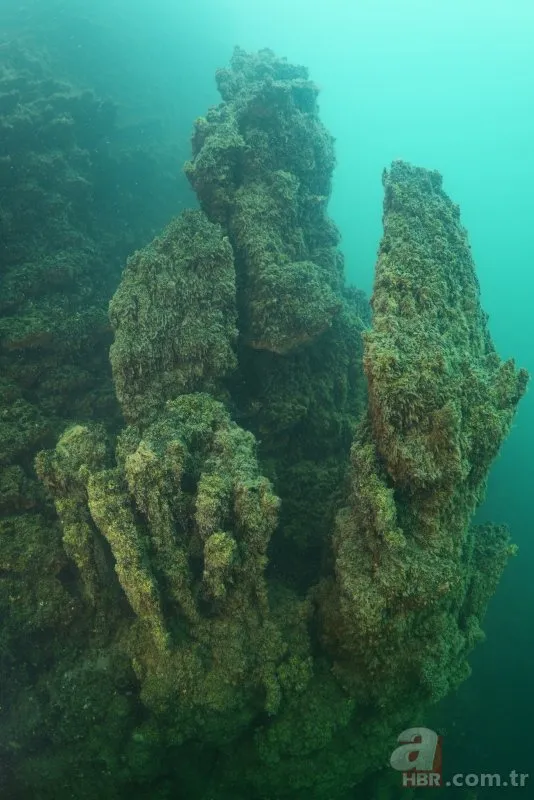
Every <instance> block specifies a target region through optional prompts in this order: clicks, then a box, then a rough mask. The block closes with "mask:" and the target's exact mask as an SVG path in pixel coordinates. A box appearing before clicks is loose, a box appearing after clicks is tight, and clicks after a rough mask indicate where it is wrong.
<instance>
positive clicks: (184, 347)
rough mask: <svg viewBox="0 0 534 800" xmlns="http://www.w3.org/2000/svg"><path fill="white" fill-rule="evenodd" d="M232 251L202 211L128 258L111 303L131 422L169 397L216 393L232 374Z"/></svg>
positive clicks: (117, 367)
mask: <svg viewBox="0 0 534 800" xmlns="http://www.w3.org/2000/svg"><path fill="white" fill-rule="evenodd" d="M236 317H237V310H236V297H235V269H234V262H233V254H232V248H231V247H230V244H229V242H228V239H227V238H226V237H225V236H224V232H223V231H222V230H221V228H220V227H219V226H218V225H215V224H212V223H210V222H208V220H207V219H206V217H205V216H204V214H202V212H200V211H196V212H195V211H190V212H187V213H185V214H183V215H182V216H181V217H178V218H177V219H176V220H175V221H174V222H172V223H170V225H169V226H168V228H167V229H166V230H165V231H164V233H163V234H162V235H161V236H160V237H158V238H157V239H155V240H154V241H153V242H152V243H151V244H150V245H148V247H146V248H145V249H144V250H141V251H139V252H138V253H136V254H135V255H134V256H133V257H132V258H130V260H129V262H128V265H127V267H126V270H125V272H124V275H123V278H122V281H121V285H120V287H119V288H118V290H117V292H116V293H115V295H114V297H113V300H112V302H111V305H110V319H111V323H112V325H113V329H114V331H115V339H114V342H113V345H112V347H111V353H110V357H111V365H112V369H113V379H114V382H115V389H116V392H117V398H118V400H119V402H120V404H121V407H122V410H123V413H124V415H125V417H126V419H127V420H129V421H131V422H133V421H146V420H147V419H148V418H149V417H150V415H151V414H152V413H153V411H154V410H157V409H158V408H161V406H162V405H163V404H164V402H165V400H167V399H170V398H173V397H176V396H177V395H178V394H183V393H184V392H194V391H196V390H198V389H204V390H206V391H213V392H215V393H219V391H220V384H221V381H222V379H223V378H224V377H225V376H226V375H227V373H229V372H231V371H232V370H233V369H235V367H236V364H237V360H236V356H235V352H234V348H235V344H236V338H237V327H236V322H237V319H236Z"/></svg>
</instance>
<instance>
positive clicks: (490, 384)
mask: <svg viewBox="0 0 534 800" xmlns="http://www.w3.org/2000/svg"><path fill="white" fill-rule="evenodd" d="M383 180H384V190H385V199H384V235H383V238H382V241H381V243H380V249H379V254H378V261H377V265H376V278H375V285H374V291H373V298H372V307H373V324H372V328H371V330H369V331H367V332H366V333H365V335H364V340H365V349H364V360H363V361H364V368H365V374H366V377H367V382H368V393H369V403H368V412H367V416H366V419H365V421H364V423H363V424H362V426H361V428H360V431H359V432H358V435H357V436H356V439H355V442H354V444H353V446H352V451H351V489H350V494H349V503H348V505H347V506H346V507H344V508H343V509H342V510H341V511H340V512H339V514H338V517H337V522H336V530H335V533H334V537H333V549H334V553H335V578H332V579H331V581H330V586H329V588H328V590H327V591H326V598H327V599H326V602H325V607H324V609H323V612H324V615H325V616H324V619H323V627H324V636H325V638H326V639H327V640H328V641H329V642H330V643H331V644H332V646H333V652H334V653H335V658H336V669H337V670H339V674H340V675H341V676H342V679H343V680H345V681H346V682H347V683H348V684H349V685H351V686H352V687H353V690H354V691H356V692H357V694H358V696H360V695H361V698H362V700H365V701H369V700H370V699H371V698H372V699H373V700H374V701H375V702H380V704H381V705H386V704H392V705H393V706H395V705H397V704H398V698H399V697H404V698H408V697H409V696H410V694H413V695H414V697H413V702H414V703H417V702H418V701H420V700H421V699H422V698H423V697H424V696H426V697H427V698H428V700H431V701H436V700H439V699H440V698H441V697H443V696H444V695H445V694H447V692H449V691H450V690H451V689H452V688H454V687H455V686H456V685H457V684H458V683H459V682H460V681H461V680H462V679H463V678H465V677H466V676H467V675H468V672H469V667H468V664H467V661H466V656H467V655H468V653H469V652H470V650H471V649H472V647H473V646H474V645H475V644H476V642H477V641H478V640H479V639H480V638H482V631H481V628H480V622H481V619H482V617H483V615H484V612H485V609H486V606H487V603H488V600H489V599H490V597H491V596H492V594H493V593H494V591H495V589H496V586H497V583H498V580H499V577H500V574H501V572H502V570H503V568H504V566H505V564H506V561H507V557H508V555H509V554H510V553H511V552H513V548H512V547H511V546H510V544H509V542H508V536H507V533H506V531H505V530H503V529H502V528H500V527H496V526H479V527H475V528H472V527H470V520H471V518H472V517H473V515H474V512H475V510H476V508H477V506H478V505H479V504H480V502H481V500H482V497H483V491H484V488H485V479H486V476H487V474H488V470H489V467H490V465H491V462H492V461H493V459H494V458H495V456H496V455H497V453H498V451H499V448H500V446H501V444H502V442H503V440H504V438H505V436H506V435H507V433H508V430H509V428H510V425H511V422H512V419H513V416H514V413H515V410H516V406H517V403H518V401H519V399H520V398H521V396H522V395H523V394H524V392H525V389H526V384H527V380H528V376H527V374H526V372H525V371H524V370H519V371H517V370H516V368H515V366H514V362H513V361H507V362H506V363H502V362H501V361H500V359H499V357H498V355H497V354H496V352H495V348H494V347H493V344H492V342H491V338H490V336H489V333H488V329H487V320H486V316H485V314H484V313H483V311H482V310H481V307H480V301H479V287H478V281H477V278H476V275H475V269H474V265H473V260H472V257H471V252H470V248H469V244H468V241H467V236H466V232H465V230H464V229H463V228H462V227H461V225H460V214H459V209H458V207H457V206H455V205H454V204H453V203H452V202H451V201H450V199H449V198H448V197H447V195H446V194H445V193H444V192H443V190H442V181H441V176H440V175H439V174H438V173H437V172H430V171H428V170H424V169H419V168H415V167H412V166H410V165H408V164H405V163H402V162H395V163H394V164H393V165H392V167H391V169H390V170H389V171H387V172H385V173H384V179H383Z"/></svg>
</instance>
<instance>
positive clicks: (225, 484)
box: [0, 50, 527, 800]
mask: <svg viewBox="0 0 534 800" xmlns="http://www.w3.org/2000/svg"><path fill="white" fill-rule="evenodd" d="M217 80H218V85H219V89H220V92H221V96H222V103H221V104H220V105H219V106H218V107H217V108H215V109H212V110H211V111H210V112H209V113H208V114H207V116H206V118H205V119H199V120H197V122H196V125H195V132H194V135H193V157H192V160H191V162H189V163H188V164H187V165H186V172H187V174H188V176H189V179H190V181H191V183H192V185H193V186H194V188H195V190H196V191H197V193H198V197H199V200H200V204H201V209H202V210H201V211H194V212H186V213H185V214H183V215H182V216H180V217H178V218H177V219H176V220H175V221H174V222H172V223H171V224H170V225H169V226H168V227H167V228H166V229H165V230H164V231H163V233H162V234H161V235H160V236H159V237H157V238H156V239H155V240H154V241H153V242H152V243H151V244H150V245H149V246H147V247H145V248H144V249H142V250H139V251H138V252H136V253H134V255H133V256H132V257H131V258H130V260H129V262H128V264H127V266H126V269H125V271H124V274H123V277H122V282H121V284H120V286H119V288H118V290H117V292H116V294H115V295H114V297H113V299H112V300H111V304H110V321H111V329H112V331H113V333H114V342H113V345H112V348H111V353H110V358H111V363H112V369H113V379H114V383H115V389H116V394H117V399H118V402H119V405H120V407H121V409H122V412H123V415H124V418H125V420H126V425H125V427H123V428H122V429H120V426H119V425H117V422H116V419H115V418H114V419H112V420H111V421H110V422H111V424H109V425H105V424H100V422H101V418H100V416H99V415H97V419H95V420H88V419H84V418H83V415H82V418H81V419H78V420H73V421H72V424H70V425H69V426H68V427H67V429H66V430H65V431H64V432H63V434H62V435H61V437H60V438H59V440H58V441H57V444H56V446H55V447H48V449H44V450H42V452H40V453H39V455H38V456H37V459H36V462H35V464H36V469H37V473H38V476H39V478H40V479H41V483H42V486H41V493H42V497H43V498H44V496H45V491H46V492H47V493H48V495H47V496H48V498H49V501H50V504H49V506H48V508H47V514H48V517H47V519H48V520H49V522H50V526H51V530H52V531H53V536H52V537H51V545H50V548H49V550H48V555H47V558H48V560H43V558H42V553H43V549H42V548H43V542H42V530H41V529H40V528H38V529H32V528H31V527H30V528H28V530H27V531H26V532H25V534H24V542H25V543H30V544H31V545H32V546H33V544H35V547H33V549H30V551H29V552H26V551H25V550H22V549H21V548H20V547H19V546H18V545H17V533H18V531H19V530H20V528H19V529H17V527H16V526H14V527H10V525H9V524H7V525H4V526H3V527H1V526H0V545H1V546H2V548H3V553H4V562H5V563H6V564H7V571H8V573H9V576H10V580H11V578H12V576H14V575H15V576H16V575H18V573H20V572H21V571H24V570H27V571H28V573H29V574H30V575H31V578H32V580H33V581H34V584H35V586H34V590H33V593H31V594H30V595H29V596H28V597H24V596H23V595H22V593H21V592H20V590H18V591H17V593H16V592H15V588H16V587H15V586H14V585H13V586H12V584H11V583H10V582H9V581H8V582H5V583H4V584H2V585H0V589H1V591H3V592H4V594H3V595H2V594H0V598H3V600H4V601H5V600H7V598H8V597H15V600H16V602H17V603H18V604H19V605H18V607H17V608H18V610H17V611H16V612H15V617H16V618H17V619H18V620H20V624H21V628H22V630H23V632H24V633H25V634H26V633H27V634H28V635H29V636H32V635H35V631H36V628H37V629H38V628H39V627H40V626H44V627H46V626H48V628H47V630H48V629H49V628H50V626H51V624H52V623H53V622H54V621H56V624H57V626H58V631H59V633H58V636H57V641H55V640H54V641H53V642H52V645H51V646H50V648H49V651H48V656H49V657H48V658H47V660H46V661H44V662H42V668H41V670H40V672H39V674H38V675H37V676H34V674H33V673H32V671H31V669H28V670H27V673H25V674H23V675H22V676H17V675H16V669H15V667H16V664H15V663H13V662H12V663H10V677H11V680H12V681H13V682H14V687H15V688H14V689H13V691H12V692H11V695H10V696H11V697H12V698H13V702H12V703H11V704H10V707H9V709H8V711H7V713H6V715H5V718H3V719H1V720H0V729H1V732H2V734H5V735H4V736H3V737H2V740H4V739H5V740H6V741H8V742H11V743H12V744H10V745H9V748H8V754H9V760H10V765H11V766H12V767H13V769H14V773H15V775H16V780H15V783H16V785H17V788H18V787H21V789H22V792H23V793H24V792H25V793H26V796H39V797H41V798H43V800H45V799H47V798H51V800H52V798H53V799H54V800H57V799H58V798H61V799H62V798H63V797H64V798H65V800H66V798H68V797H72V796H76V792H79V786H80V776H83V778H84V780H83V781H82V784H83V787H84V788H83V794H82V797H83V798H87V800H96V798H98V797H102V796H106V797H113V798H117V800H120V798H123V797H124V798H125V797H131V796H139V797H142V796H151V797H161V798H167V797H174V796H177V793H178V794H179V795H180V796H183V797H187V798H188V799H189V798H191V800H208V798H210V800H227V798H229V797H231V798H232V800H249V798H251V797H254V798H258V800H274V798H277V800H285V799H286V798H287V800H290V798H291V800H293V799H294V798H300V797H302V798H304V797H305V798H306V800H349V798H353V797H355V796H356V794H358V796H360V794H361V796H362V797H373V798H379V797H384V798H388V800H393V798H395V797H397V796H400V794H402V791H401V790H400V787H399V785H398V783H395V781H394V778H395V777H398V776H395V775H392V773H391V770H389V771H388V772H387V774H385V773H383V769H384V766H385V765H386V764H387V763H388V758H389V755H390V753H391V751H392V749H393V747H394V746H395V742H396V737H397V736H398V733H399V731H401V730H404V729H405V728H406V727H409V726H410V725H415V724H420V723H421V722H422V720H423V717H424V713H425V710H426V708H427V706H428V705H429V704H430V703H432V702H435V701H436V700H439V699H441V698H442V697H444V696H445V695H446V694H447V693H448V692H450V691H451V689H453V688H454V687H455V686H457V685H458V683H459V682H460V681H462V680H463V679H464V678H465V677H466V676H467V674H468V672H469V665H468V661H467V657H468V655H469V652H470V651H471V650H472V648H473V647H474V646H475V645H476V643H477V642H478V641H480V639H481V638H482V637H483V632H482V627H481V625H482V620H483V616H484V613H485V610H486V607H487V604H488V601H489V599H490V597H491V595H492V594H493V592H494V591H495V589H496V586H497V584H498V581H499V578H500V575H501V572H502V570H503V568H504V566H505V564H506V562H507V560H508V558H509V556H510V555H511V554H513V553H514V548H513V547H512V546H511V545H510V542H509V537H508V533H507V531H506V529H505V528H503V527H502V526H494V525H490V524H486V525H481V526H474V525H473V523H472V518H473V514H474V512H475V510H476V508H477V506H478V504H479V503H480V501H481V498H482V496H483V491H484V485H485V479H486V476H487V473H488V470H489V468H490V465H491V462H492V460H493V458H494V457H495V455H496V454H497V452H498V450H499V447H500V445H501V443H502V441H503V439H504V437H505V436H506V433H507V431H508V429H509V426H510V424H511V421H512V419H513V415H514V412H515V408H516V406H517V403H518V401H519V399H520V397H521V395H522V394H523V392H524V390H525V386H526V381H527V376H526V373H525V372H524V371H517V370H516V369H515V365H514V364H513V362H506V363H505V364H502V363H501V362H500V360H499V358H498V356H497V354H496V352H495V349H494V347H493V345H492V343H491V339H490V336H489V333H488V326H487V319H486V317H485V315H484V313H483V311H482V310H481V307H480V300H479V292H478V284H477V280H476V275H475V271H474V265H473V262H472V258H471V254H470V250H469V245H468V242H467V237H466V233H465V231H464V230H463V228H462V227H461V225H460V220H459V211H458V209H457V207H455V206H454V205H453V203H452V202H451V201H450V199H449V198H448V197H447V195H446V194H445V193H444V192H443V189H442V186H441V178H440V176H439V175H438V174H437V173H435V172H429V171H427V170H424V169H419V168H415V167H412V166H410V165H408V164H404V163H401V162H396V163H394V164H393V165H392V167H391V169H390V170H389V171H387V172H386V173H385V174H384V187H385V203H384V236H383V239H382V242H381V245H380V250H379V256H378V262H377V270H376V281H375V287H374V292H373V299H372V311H373V317H372V320H371V319H370V316H369V308H368V303H367V301H366V298H365V297H364V296H363V295H362V293H360V292H358V291H357V290H356V289H353V288H348V287H346V286H345V285H344V277H343V261H342V257H341V255H340V253H339V251H338V249H337V244H338V235H337V232H336V230H335V226H334V225H333V224H332V222H331V221H330V220H329V219H328V216H327V213H326V205H327V201H328V197H329V193H330V184H331V176H332V169H333V163H334V160H333V148H332V139H331V137H330V136H329V135H328V134H327V133H326V132H325V130H324V128H323V127H322V125H321V123H320V121H319V117H318V110H317V88H316V87H315V85H314V84H313V83H311V82H310V81H309V79H308V74H307V71H306V70H305V69H304V68H302V67H298V66H293V65H291V64H288V63H287V62H286V61H284V60H281V59H278V58H276V57H275V56H274V54H273V53H271V52H270V51H262V52H260V53H259V54H257V55H249V54H246V53H244V52H243V51H241V50H236V52H235V54H234V57H233V59H232V63H231V67H230V69H227V70H221V71H220V72H219V73H218V76H217ZM366 329H367V330H366ZM365 379H366V380H367V386H366V380H365ZM0 390H1V391H2V392H5V393H6V396H9V397H10V402H11V403H12V405H13V406H14V407H16V408H19V409H20V413H21V414H22V419H23V422H24V424H23V425H22V426H21V430H22V431H23V432H24V436H25V437H27V436H30V434H31V431H32V430H34V431H35V434H34V435H35V441H34V442H33V445H32V446H33V447H36V446H39V443H40V442H42V444H43V445H45V444H47V441H48V439H46V435H45V432H44V431H45V429H46V419H44V421H43V420H41V417H40V416H39V415H37V414H35V413H33V412H32V410H31V409H28V408H27V405H25V404H24V402H23V401H24V400H25V398H24V397H21V394H20V393H19V394H17V393H16V392H15V391H11V389H10V388H9V387H5V386H4V385H3V384H0ZM10 392H11V393H10ZM26 403H27V401H26ZM17 404H18V405H17ZM13 419H14V417H13V414H10V415H8V416H7V417H6V426H7V427H6V430H8V434H9V432H10V431H12V433H10V434H9V435H5V436H4V437H3V438H2V437H1V436H0V445H1V451H0V456H1V457H2V458H4V459H5V460H6V462H7V461H9V464H8V469H6V471H5V473H3V475H2V477H1V478H0V509H1V508H3V507H9V504H10V503H12V502H13V498H14V497H15V496H17V497H18V504H19V505H18V508H19V509H21V510H23V509H24V507H25V506H24V503H25V502H29V501H28V499H27V498H28V491H27V487H26V485H25V473H24V471H23V470H22V469H19V468H17V467H18V465H17V464H12V463H11V460H12V459H13V458H15V456H16V454H17V453H20V452H21V444H20V441H19V439H18V437H17V435H16V434H15V430H16V426H15V425H14V422H13ZM41 431H42V432H41ZM23 438H24V437H23ZM48 438H49V437H48ZM45 439H46V441H45ZM4 454H5V455H4ZM17 457H18V456H17ZM52 502H53V508H54V509H55V512H56V515H57V520H58V521H59V522H57V521H56V520H55V519H54V517H53V514H52V511H53V508H52ZM21 518H23V516H22V514H21V515H19V519H21ZM40 564H44V566H45V574H46V575H48V576H50V574H53V575H56V574H57V575H58V576H59V577H58V579H57V580H56V581H55V582H54V583H51V582H50V580H49V579H48V580H45V581H44V583H43V582H42V581H40V580H39V565H40ZM52 586H53V587H54V588H52ZM10 593H11V594H10ZM66 599H68V600H69V602H68V603H67V602H66ZM61 625H62V626H63V629H62V628H61ZM66 626H70V627H69V630H73V631H74V633H75V635H74V636H73V638H72V640H71V641H66V639H67V638H68V637H65V636H64V637H63V638H62V636H61V633H62V631H63V630H64V629H65V627H66ZM99 684H100V686H101V690H100V691H99ZM36 742H37V743H48V744H46V745H44V744H43V745H41V747H40V749H39V748H36V746H35V743H36ZM98 742H100V751H99V749H98ZM1 755H2V749H1V748H0V756H1ZM136 792H137V795H136ZM355 793H356V794H355Z"/></svg>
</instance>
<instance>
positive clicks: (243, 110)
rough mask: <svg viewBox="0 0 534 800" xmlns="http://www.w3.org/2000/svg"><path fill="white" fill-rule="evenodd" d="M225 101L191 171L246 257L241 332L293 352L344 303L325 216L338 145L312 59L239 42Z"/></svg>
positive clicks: (242, 259)
mask: <svg viewBox="0 0 534 800" xmlns="http://www.w3.org/2000/svg"><path fill="white" fill-rule="evenodd" d="M217 83H218V86H219V91H220V92H221V95H222V97H223V103H222V104H221V105H220V106H219V107H217V108H214V109H212V110H211V111H210V112H209V113H208V115H207V117H206V118H201V119H199V120H197V122H196V125H195V133H194V136H193V158H192V160H191V161H190V162H188V163H187V164H186V174H187V176H188V178H189V180H190V181H191V184H192V186H193V188H194V189H195V191H196V193H197V194H198V197H199V199H200V202H201V205H202V208H203V209H204V211H205V212H206V213H207V215H208V216H209V218H210V219H212V220H213V221H216V222H219V223H220V224H222V225H223V226H225V227H227V228H228V233H229V236H230V241H231V242H232V246H233V247H234V250H235V254H236V258H237V260H238V262H239V265H240V266H239V280H240V283H239V286H240V291H241V293H240V314H241V317H242V318H241V325H242V328H241V332H242V335H243V336H244V337H245V339H246V341H247V343H248V344H249V345H250V346H251V347H254V348H256V349H260V350H269V351H271V352H274V353H288V352H290V351H291V350H294V349H295V348H296V347H298V346H299V345H301V344H303V343H305V342H309V341H312V340H313V339H314V338H316V337H317V336H318V335H319V334H321V333H322V332H323V331H325V330H327V329H328V328H329V327H330V325H331V324H332V321H333V319H334V317H335V316H336V314H337V313H338V312H339V311H340V309H341V305H342V304H341V298H340V295H339V290H340V287H341V283H342V261H341V258H340V256H339V254H338V251H337V244H338V240H339V236H338V233H337V230H336V228H335V226H334V224H333V223H332V222H331V220H329V219H328V217H327V215H326V205H327V202H328V199H329V196H330V190H331V181H332V171H333V168H334V151H333V141H332V137H331V136H330V135H329V134H328V133H327V131H326V130H325V128H324V127H323V125H322V123H321V122H320V120H319V115H318V109H317V95H318V88H317V87H316V86H315V84H313V83H312V82H311V81H310V80H309V78H308V73H307V70H306V69H305V68H304V67H295V66H292V65H290V64H288V63H287V61H285V60H283V59H278V58H276V56H275V55H274V53H272V52H271V51H269V50H262V51H261V52H260V53H259V54H257V55H250V54H248V53H245V52H244V51H242V50H240V49H239V48H237V49H236V51H235V53H234V56H233V58H232V62H231V67H230V69H225V70H220V71H219V72H218V74H217Z"/></svg>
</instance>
